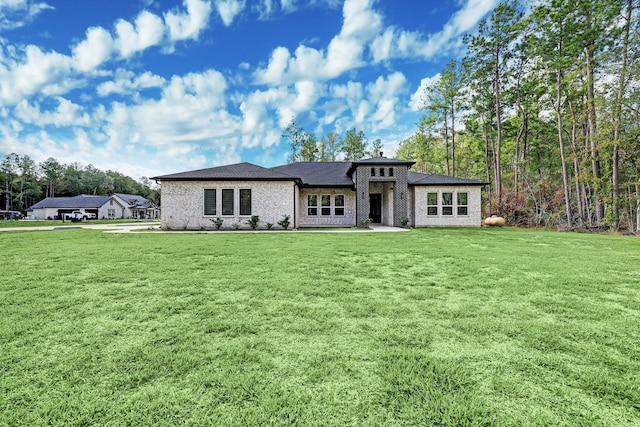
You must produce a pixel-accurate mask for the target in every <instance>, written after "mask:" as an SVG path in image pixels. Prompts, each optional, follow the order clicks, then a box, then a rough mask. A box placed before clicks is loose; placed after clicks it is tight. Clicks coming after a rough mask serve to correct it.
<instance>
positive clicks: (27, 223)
mask: <svg viewBox="0 0 640 427" xmlns="http://www.w3.org/2000/svg"><path fill="white" fill-rule="evenodd" d="M138 222H139V223H147V222H150V223H157V224H160V221H159V220H154V219H94V220H90V221H84V222H82V223H81V224H133V223H138ZM72 224H76V225H77V224H80V223H73V222H71V221H62V220H26V219H21V220H0V228H24V227H55V226H62V225H65V226H66V225H72Z"/></svg>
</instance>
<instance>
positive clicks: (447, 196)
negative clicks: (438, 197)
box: [442, 192, 453, 216]
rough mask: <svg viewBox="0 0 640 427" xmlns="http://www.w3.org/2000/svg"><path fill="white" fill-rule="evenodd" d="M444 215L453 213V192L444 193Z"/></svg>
mask: <svg viewBox="0 0 640 427" xmlns="http://www.w3.org/2000/svg"><path fill="white" fill-rule="evenodd" d="M442 215H444V216H452V215H453V193H449V192H447V193H442Z"/></svg>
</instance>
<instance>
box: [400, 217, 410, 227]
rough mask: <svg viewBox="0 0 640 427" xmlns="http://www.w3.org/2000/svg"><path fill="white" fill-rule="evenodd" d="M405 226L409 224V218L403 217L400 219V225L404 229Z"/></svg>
mask: <svg viewBox="0 0 640 427" xmlns="http://www.w3.org/2000/svg"><path fill="white" fill-rule="evenodd" d="M407 224H409V217H406V216H403V217H402V218H400V225H402V226H403V227H406V226H407Z"/></svg>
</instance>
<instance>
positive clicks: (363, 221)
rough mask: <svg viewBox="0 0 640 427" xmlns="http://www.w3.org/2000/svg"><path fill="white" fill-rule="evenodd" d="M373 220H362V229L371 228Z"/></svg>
mask: <svg viewBox="0 0 640 427" xmlns="http://www.w3.org/2000/svg"><path fill="white" fill-rule="evenodd" d="M371 221H372V219H371V218H362V219H361V220H360V228H369V224H371Z"/></svg>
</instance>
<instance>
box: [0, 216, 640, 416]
mask: <svg viewBox="0 0 640 427" xmlns="http://www.w3.org/2000/svg"><path fill="white" fill-rule="evenodd" d="M0 239H2V247H3V248H8V249H7V250H5V251H3V255H2V264H1V265H2V272H3V280H2V281H0V301H2V302H1V303H0V304H1V307H2V316H0V342H1V344H2V351H1V352H0V366H1V367H2V371H1V374H0V384H1V387H2V393H0V415H1V416H0V420H2V421H0V424H3V425H112V426H120V425H305V426H325V425H370V426H377V425H388V426H408V425H429V426H433V425H439V426H458V425H460V426H521V425H529V426H548V425H566V426H573V425H576V426H579V425H589V426H591V425H594V426H598V425H600V426H609V425H615V426H635V425H638V424H640V407H639V406H638V402H640V388H639V384H640V346H639V345H638V343H639V342H640V330H639V329H638V325H639V324H640V270H638V265H639V263H640V239H638V238H636V237H621V236H607V235H591V234H575V233H557V232H547V231H533V230H517V229H509V228H505V229H485V228H482V229H481V228H473V229H470V228H455V229H454V228H448V229H446V228H443V229H420V230H411V231H408V232H401V233H373V232H354V233H348V232H340V233H317V232H314V233H306V232H302V231H300V232H297V233H222V234H216V233H213V234H198V233H193V234H191V233H184V234H182V233H181V234H176V233H130V234H109V233H103V232H100V231H96V230H64V231H37V232H30V231H25V232H2V233H0Z"/></svg>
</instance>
